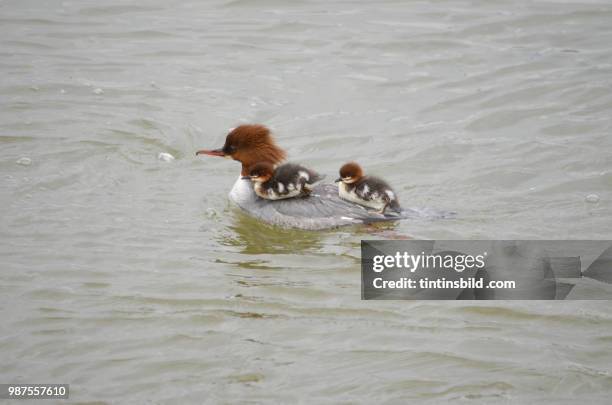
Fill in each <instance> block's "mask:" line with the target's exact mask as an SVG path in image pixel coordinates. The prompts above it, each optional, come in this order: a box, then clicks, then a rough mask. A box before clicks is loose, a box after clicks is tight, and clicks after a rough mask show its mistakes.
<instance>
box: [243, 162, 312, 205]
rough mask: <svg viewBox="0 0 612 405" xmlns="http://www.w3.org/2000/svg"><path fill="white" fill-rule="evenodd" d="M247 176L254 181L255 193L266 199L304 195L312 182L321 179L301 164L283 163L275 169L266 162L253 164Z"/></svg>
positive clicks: (310, 188) (308, 190)
mask: <svg viewBox="0 0 612 405" xmlns="http://www.w3.org/2000/svg"><path fill="white" fill-rule="evenodd" d="M248 177H249V178H250V179H251V181H252V182H253V183H254V186H253V189H254V190H255V193H256V194H257V195H258V196H260V197H261V198H265V199H267V200H282V199H285V198H294V197H305V196H307V195H309V194H310V192H311V191H312V188H313V186H314V184H315V183H316V182H318V181H320V180H321V179H323V177H322V176H320V175H319V174H318V173H316V172H315V171H313V170H310V169H308V168H306V167H304V166H302V165H298V164H295V163H285V164H283V165H280V166H278V167H277V168H276V169H275V168H274V166H273V165H272V164H271V163H268V162H260V163H256V164H255V165H253V166H252V167H251V168H250V169H249V176H248Z"/></svg>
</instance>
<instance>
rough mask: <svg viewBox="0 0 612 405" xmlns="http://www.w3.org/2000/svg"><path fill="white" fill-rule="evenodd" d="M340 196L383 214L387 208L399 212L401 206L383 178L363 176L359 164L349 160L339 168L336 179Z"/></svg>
mask: <svg viewBox="0 0 612 405" xmlns="http://www.w3.org/2000/svg"><path fill="white" fill-rule="evenodd" d="M336 182H337V183H338V182H339V183H340V184H338V195H339V196H340V198H342V199H344V200H347V201H351V202H354V203H357V204H360V205H363V206H366V207H370V208H374V209H376V210H378V212H379V213H381V214H384V213H385V211H386V210H387V209H389V210H391V211H393V212H396V213H399V212H401V208H400V205H399V201H398V199H397V195H396V194H395V191H393V189H392V188H391V186H389V184H387V183H386V182H385V181H384V180H382V179H379V178H377V177H373V176H364V174H363V170H362V169H361V166H359V165H358V164H357V163H355V162H349V163H346V164H345V165H343V166H342V167H341V168H340V177H339V178H338V179H337V180H336Z"/></svg>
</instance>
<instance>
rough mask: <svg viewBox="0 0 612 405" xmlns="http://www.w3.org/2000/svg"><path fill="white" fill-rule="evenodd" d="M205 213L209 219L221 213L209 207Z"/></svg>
mask: <svg viewBox="0 0 612 405" xmlns="http://www.w3.org/2000/svg"><path fill="white" fill-rule="evenodd" d="M205 215H206V218H208V219H215V218H218V217H219V214H217V211H215V209H214V208H207V209H206V211H205Z"/></svg>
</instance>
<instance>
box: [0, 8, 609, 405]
mask: <svg viewBox="0 0 612 405" xmlns="http://www.w3.org/2000/svg"><path fill="white" fill-rule="evenodd" d="M611 43H612V5H611V4H610V3H609V2H606V1H589V2H564V1H542V2H522V3H520V4H517V3H516V2H510V1H496V2H488V1H471V2H451V1H435V2H434V1H421V2H397V1H391V0H385V1H381V2H358V1H326V2H323V1H307V0H304V1H296V2H290V3H289V2H284V1H280V0H278V1H277V0H266V1H247V0H235V1H228V0H219V1H210V2H181V3H180V4H172V3H168V2H162V1H158V0H152V1H144V2H121V1H117V0H113V1H107V2H93V1H78V2H75V1H45V2H42V1H33V0H30V1H6V0H5V1H0V95H1V96H0V145H1V151H2V153H1V155H0V174H1V176H0V204H1V206H2V210H1V211H0V212H1V217H0V241H1V243H0V255H1V256H0V257H1V263H2V265H1V266H0V269H1V270H0V304H1V307H0V313H1V315H2V317H1V318H2V322H1V324H0V332H1V333H0V360H1V361H0V363H1V364H2V367H1V368H0V382H2V383H8V382H40V383H69V384H71V400H70V401H69V402H72V403H87V402H94V401H99V402H100V403H144V402H147V400H152V402H154V403H158V402H159V403H200V402H204V401H207V402H211V403H216V402H227V403H234V402H264V401H271V402H302V401H304V402H305V401H306V399H307V400H308V402H329V403H339V402H363V403H372V402H374V401H376V402H387V403H405V402H407V401H415V402H418V403H427V402H431V403H438V402H442V401H449V400H455V401H465V402H477V403H491V402H499V401H507V402H510V403H535V402H543V403H555V404H559V403H575V402H578V401H580V402H585V403H607V402H608V400H609V396H610V393H611V391H612V374H611V373H612V367H611V364H612V351H611V350H610V344H611V342H612V314H611V311H610V308H611V307H610V303H609V302H606V301H596V302H566V303H554V302H512V303H510V302H484V303H472V302H467V303H455V302H362V301H360V299H359V294H360V288H359V243H360V240H361V239H364V238H368V239H371V238H386V237H396V236H398V235H407V236H412V237H419V238H438V239H440V238H449V239H453V238H457V239H469V238H481V239H501V238H518V239H540V238H549V239H555V238H559V239H611V238H612V226H611V223H612V222H611V219H612V155H611V154H610V151H611V150H612V136H611V123H612V115H611V114H610V111H612V92H611V91H610V89H611V86H612V63H611V61H612V48H611V47H610V44H611ZM98 89H100V90H98ZM240 122H259V123H264V124H266V125H268V126H270V127H271V128H272V129H273V130H274V132H275V134H276V137H277V139H278V142H279V143H280V144H281V145H282V146H283V147H285V148H286V149H287V151H288V152H289V155H290V157H291V158H292V159H293V160H299V161H301V162H303V163H306V164H308V165H310V166H312V167H313V168H316V169H317V170H319V171H320V172H322V173H326V174H327V175H328V178H329V177H330V176H333V175H334V174H335V173H336V171H337V170H338V167H339V166H340V164H341V163H342V162H343V161H344V160H347V159H356V160H358V161H359V162H361V163H362V165H363V166H364V167H365V168H366V169H367V170H368V171H370V172H372V173H376V174H379V175H381V176H384V177H385V178H386V179H388V180H389V182H390V183H392V184H393V185H394V186H395V188H396V189H397V191H398V194H399V195H400V198H401V200H402V202H403V204H404V205H406V206H426V207H432V208H438V209H444V210H451V211H456V212H458V216H457V217H456V218H455V219H452V220H444V221H405V222H401V223H397V224H394V225H385V226H381V227H377V228H373V229H371V228H346V229H340V230H335V231H328V232H301V231H291V230H278V229H273V228H269V227H267V226H265V225H262V224H260V223H258V222H257V221H254V220H252V219H250V218H248V217H246V216H245V215H244V214H242V213H240V212H239V211H238V210H236V209H235V208H232V207H231V206H230V205H229V203H228V200H227V192H228V191H229V189H230V187H231V185H232V183H233V181H234V180H235V178H236V176H237V174H238V165H237V164H236V163H234V162H230V161H225V160H220V159H217V160H215V159H212V158H210V159H208V158H195V157H194V156H193V152H194V151H195V150H196V149H198V148H202V147H217V146H220V145H221V144H222V142H223V139H224V134H225V133H226V132H227V130H228V128H229V127H232V126H235V125H236V124H238V123H240ZM160 152H167V153H171V154H173V155H174V156H175V157H176V160H175V161H172V162H163V161H160V160H158V159H157V156H158V154H159V153H160ZM24 157H27V158H29V159H31V163H30V164H29V165H27V164H26V165H24V164H23V163H27V162H24V161H23V160H21V163H22V164H17V163H16V162H17V161H18V160H19V159H21V158H24ZM591 194H596V195H597V196H598V201H597V202H594V203H590V202H587V201H586V198H587V196H588V195H591Z"/></svg>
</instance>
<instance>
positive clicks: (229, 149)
mask: <svg viewBox="0 0 612 405" xmlns="http://www.w3.org/2000/svg"><path fill="white" fill-rule="evenodd" d="M223 152H225V154H226V155H231V154H233V153H234V152H236V147H235V146H234V145H226V146H225V148H223Z"/></svg>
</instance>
